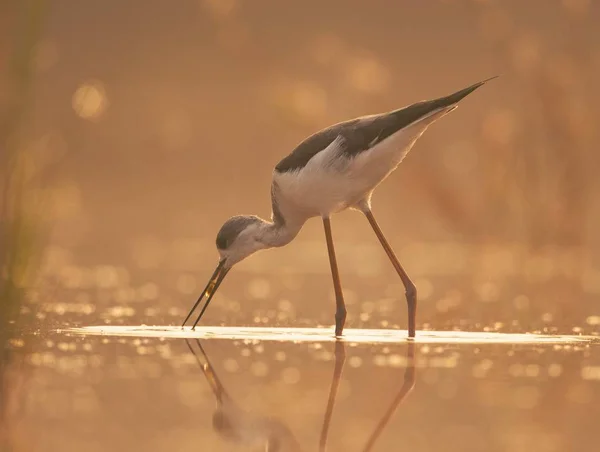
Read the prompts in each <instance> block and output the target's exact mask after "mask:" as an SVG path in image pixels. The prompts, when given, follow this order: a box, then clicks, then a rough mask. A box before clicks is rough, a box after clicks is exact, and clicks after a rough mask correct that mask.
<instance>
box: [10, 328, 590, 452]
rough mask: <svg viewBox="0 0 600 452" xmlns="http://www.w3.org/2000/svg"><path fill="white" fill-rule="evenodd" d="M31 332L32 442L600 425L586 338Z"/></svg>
mask: <svg viewBox="0 0 600 452" xmlns="http://www.w3.org/2000/svg"><path fill="white" fill-rule="evenodd" d="M29 341H30V344H29V347H28V348H27V349H23V351H22V353H21V354H20V355H19V356H18V359H17V360H16V365H18V366H19V369H20V370H19V375H20V378H21V380H20V383H21V384H20V385H16V386H15V388H16V390H15V391H14V392H13V394H12V396H13V398H15V399H18V400H20V401H21V402H23V403H21V404H20V408H19V409H18V410H16V411H15V412H14V413H13V415H12V416H11V419H12V421H11V422H12V426H13V429H12V430H13V432H16V433H15V435H16V437H18V438H19V442H21V443H22V444H24V445H27V446H28V447H29V448H30V450H35V451H58V450H60V451H67V452H68V451H81V450H85V451H107V450H111V451H131V450H144V451H165V450H169V451H198V450H202V451H264V450H269V451H275V450H279V451H286V450H306V451H310V450H315V451H316V450H328V451H355V450H356V451H363V450H379V451H396V450H410V451H434V450H436V451H437V450H445V451H482V450H486V451H540V452H554V451H556V452H559V451H560V452H562V451H579V450H593V449H594V447H595V446H594V445H595V444H597V442H598V440H599V439H600V433H599V432H598V429H597V419H598V416H599V415H600V408H599V407H600V403H599V402H600V345H599V344H598V342H597V341H598V339H597V338H595V337H591V336H580V335H574V336H559V335H556V336H552V335H545V336H544V335H539V336H538V335H533V334H502V333H490V332H476V331H473V332H458V331H447V332H440V331H420V332H418V335H417V338H416V340H415V341H413V342H408V341H407V340H406V332H405V331H402V330H378V329H348V330H347V331H346V337H345V340H343V341H335V340H334V338H333V337H332V335H331V330H330V329H329V328H262V327H261V328H251V327H247V328H237V327H208V326H203V327H199V328H197V329H196V331H195V332H192V331H190V330H189V328H188V329H186V330H182V329H181V328H179V327H166V326H154V327H148V326H141V325H130V326H123V325H121V326H94V325H89V326H82V327H79V328H71V329H69V330H66V329H61V330H58V331H53V332H51V333H48V334H44V335H37V336H35V337H34V338H33V339H31V338H29ZM328 413H329V415H328ZM33 431H35V432H36V434H35V435H33V434H30V432H33ZM19 432H20V435H19ZM323 447H324V448H323Z"/></svg>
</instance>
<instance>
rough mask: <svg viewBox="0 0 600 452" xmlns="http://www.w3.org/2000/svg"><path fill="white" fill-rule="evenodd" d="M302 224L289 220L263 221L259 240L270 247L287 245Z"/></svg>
mask: <svg viewBox="0 0 600 452" xmlns="http://www.w3.org/2000/svg"><path fill="white" fill-rule="evenodd" d="M302 225H303V224H302V223H299V224H296V223H291V222H286V223H283V222H278V221H276V222H274V223H271V222H265V226H264V231H263V234H262V238H261V241H262V242H263V243H264V244H265V245H267V246H268V247H270V248H271V247H279V246H284V245H287V244H288V243H290V242H291V241H292V240H294V238H295V237H296V236H297V235H298V232H300V229H302Z"/></svg>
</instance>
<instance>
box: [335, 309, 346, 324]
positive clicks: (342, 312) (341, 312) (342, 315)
mask: <svg viewBox="0 0 600 452" xmlns="http://www.w3.org/2000/svg"><path fill="white" fill-rule="evenodd" d="M335 319H336V320H341V321H343V320H346V308H344V307H341V308H337V310H336V311H335Z"/></svg>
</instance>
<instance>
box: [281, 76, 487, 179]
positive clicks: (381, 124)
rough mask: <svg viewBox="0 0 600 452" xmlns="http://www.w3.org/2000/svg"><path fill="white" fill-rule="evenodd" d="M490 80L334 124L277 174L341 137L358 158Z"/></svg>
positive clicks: (287, 159) (345, 148)
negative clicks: (362, 153)
mask: <svg viewBox="0 0 600 452" xmlns="http://www.w3.org/2000/svg"><path fill="white" fill-rule="evenodd" d="M492 78H496V77H492ZM489 80H491V79H488V80H484V81H482V82H478V83H475V84H474V85H471V86H469V87H467V88H465V89H462V90H460V91H457V92H455V93H453V94H450V95H449V96H445V97H440V98H439V99H434V100H428V101H422V102H417V103H414V104H412V105H409V106H408V107H403V108H400V109H398V110H394V111H391V112H389V113H383V114H380V115H375V116H368V117H362V118H356V119H351V120H349V121H345V122H341V123H338V124H334V125H332V126H330V127H327V128H325V129H323V130H321V131H319V132H317V133H315V134H313V135H311V136H310V137H308V138H307V139H306V140H304V141H302V142H301V143H300V144H299V145H298V146H297V147H296V148H295V149H294V150H293V151H292V152H291V153H290V154H289V155H288V156H286V157H285V158H284V159H283V160H281V161H280V162H279V163H278V164H277V166H276V167H275V170H276V171H277V172H279V173H285V172H289V171H296V170H299V169H301V168H303V167H304V166H305V165H306V164H307V163H308V162H309V160H310V159H312V158H313V157H314V156H315V155H317V154H318V153H319V152H321V151H323V150H324V149H326V148H327V146H329V145H330V144H331V143H332V142H333V141H334V140H335V139H336V138H337V137H338V136H340V135H341V136H342V137H343V138H344V146H343V149H342V152H343V154H345V155H346V156H348V157H355V156H356V155H358V154H360V153H361V152H364V151H366V150H368V149H370V148H372V147H373V146H375V145H376V144H377V143H380V142H381V141H383V140H385V139H386V138H388V137H389V136H390V135H393V134H394V133H396V132H398V131H399V130H401V129H403V128H405V127H407V126H409V125H410V124H412V123H413V122H415V121H417V120H419V119H420V118H422V117H424V116H426V115H428V114H429V113H431V112H433V111H435V110H437V109H439V108H443V107H449V106H450V105H452V104H455V103H457V102H459V101H460V100H462V99H463V98H465V97H466V96H468V95H469V94H471V93H472V92H473V91H475V90H476V89H477V88H479V87H480V86H481V85H483V84H484V83H485V82H487V81H489Z"/></svg>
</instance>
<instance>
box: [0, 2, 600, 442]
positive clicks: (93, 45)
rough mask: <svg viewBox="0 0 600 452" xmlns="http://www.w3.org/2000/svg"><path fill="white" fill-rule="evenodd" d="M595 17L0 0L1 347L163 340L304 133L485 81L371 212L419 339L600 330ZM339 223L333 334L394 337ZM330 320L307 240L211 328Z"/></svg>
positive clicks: (350, 218) (395, 316)
mask: <svg viewBox="0 0 600 452" xmlns="http://www.w3.org/2000/svg"><path fill="white" fill-rule="evenodd" d="M599 21H600V3H599V2H594V1H592V0H531V1H521V0H505V1H499V0H497V1H494V0H437V1H433V0H432V1H428V2H423V1H410V0H403V1H396V2H389V1H383V0H373V1H370V2H365V1H358V0H344V1H341V0H329V1H314V0H305V1H302V2H280V1H275V0H257V1H242V0H194V1H192V0H179V1H177V2H164V1H160V0H144V1H128V2H122V1H116V0H108V1H104V2H69V1H65V0H53V1H51V2H49V1H44V0H9V1H4V2H2V3H1V4H0V115H1V116H0V182H1V187H2V188H0V190H1V192H0V193H1V195H2V197H1V201H0V208H1V211H0V212H1V216H0V234H1V235H0V269H1V273H0V283H1V286H0V290H1V291H2V295H1V296H2V307H1V322H2V324H1V325H0V329H1V330H2V340H3V343H4V342H10V344H11V346H16V347H17V348H19V347H27V346H28V345H27V344H28V342H27V341H24V340H23V339H22V338H21V336H22V334H23V331H32V330H33V331H48V330H49V329H51V328H61V327H65V326H69V325H89V324H99V323H112V324H115V323H117V324H118V323H125V324H141V323H143V324H157V325H178V324H179V323H180V321H181V320H182V318H183V317H184V315H185V313H186V312H187V310H188V309H189V306H190V305H191V303H193V301H195V297H196V296H197V295H198V293H199V291H200V290H201V289H202V288H203V286H204V284H205V282H206V279H207V278H208V277H209V276H210V273H211V272H212V270H213V269H214V265H215V264H216V261H217V252H216V249H215V244H214V241H215V236H216V233H217V231H218V229H219V227H220V226H221V224H222V223H223V222H224V221H225V220H226V219H227V218H228V217H229V216H232V215H234V214H239V213H247V214H257V215H260V216H262V217H264V218H268V217H269V215H270V199H269V195H270V177H271V172H272V169H273V167H274V166H275V165H276V164H277V162H278V161H279V160H280V159H281V158H283V157H284V156H285V155H286V154H288V153H289V152H291V151H292V149H293V148H294V147H295V146H296V145H297V144H298V143H299V142H300V141H301V140H303V139H304V138H305V137H306V136H307V135H309V134H311V133H314V132H315V131H317V130H319V129H321V128H323V127H325V126H327V125H329V124H331V123H334V122H338V121H342V120H345V119H349V118H351V117H355V116H360V115H365V114H372V113H378V112H382V111H387V110H391V109H395V108H398V107H401V106H404V105H408V104H411V103H413V102H416V101H419V100H424V99H431V98H435V97H440V96H443V95H447V94H449V93H452V92H454V91H456V90H458V89H461V88H463V87H466V86H468V85H470V84H472V83H474V82H477V81H479V80H482V79H485V78H488V77H490V76H493V75H496V74H501V77H500V78H498V79H496V80H494V81H492V82H490V83H488V84H486V85H485V86H484V87H483V88H481V89H479V90H478V91H477V92H475V93H474V94H472V95H471V96H469V97H468V98H466V99H465V100H464V101H463V102H461V105H460V108H459V109H458V110H457V111H456V112H454V113H453V114H452V115H449V116H447V117H445V118H444V119H443V120H442V121H440V122H438V123H436V124H435V125H434V126H432V127H431V128H429V130H428V131H427V132H426V133H425V134H424V135H423V136H422V137H421V138H420V139H419V141H418V142H417V144H416V145H415V147H414V148H413V150H412V151H411V153H410V154H409V156H408V157H407V158H406V159H405V160H404V162H403V163H402V165H400V167H399V168H398V170H397V171H396V172H394V173H393V174H392V176H391V177H390V178H389V179H387V180H386V182H385V183H384V184H382V185H381V186H380V187H379V188H378V190H377V191H376V193H375V196H374V200H373V210H374V213H375V216H376V217H377V218H378V221H379V222H380V224H381V227H382V229H383V231H384V232H385V233H386V234H387V236H388V238H389V240H390V242H391V244H392V246H393V247H394V248H395V250H396V251H397V255H398V256H399V258H400V261H401V262H402V263H403V265H404V266H405V268H406V269H407V271H408V273H409V275H411V277H412V278H413V279H414V281H415V283H416V285H417V288H418V290H419V297H420V304H419V313H418V319H417V322H418V327H419V328H421V329H453V328H456V329H461V330H475V331H490V330H494V331H503V332H560V333H581V332H584V333H597V332H598V325H600V304H599V302H598V297H599V296H600V236H599V235H598V234H597V231H598V230H600V203H599V202H598V198H597V196H596V193H597V191H598V189H599V184H600V182H599V178H598V177H597V174H598V171H599V169H600V168H599V164H600V153H599V152H598V144H599V143H598V140H599V139H600V137H599V135H598V127H597V123H598V118H599V117H600V112H599V111H598V109H599V108H600V107H599V105H600V103H599V102H598V99H600V88H599V85H598V83H597V81H598V80H599V79H600V28H599V27H598V26H597V24H598V23H599ZM332 225H333V233H334V238H335V240H336V246H337V252H338V259H339V261H340V272H341V277H342V283H343V287H344V291H345V295H346V300H347V303H348V319H347V326H349V327H366V328H379V327H387V328H390V327H391V328H401V329H404V328H406V314H405V300H404V290H403V288H402V285H401V283H400V281H399V280H398V278H397V276H396V274H395V273H394V270H393V268H392V267H391V265H390V264H389V262H388V261H387V258H386V256H385V254H384V252H383V250H381V248H380V247H379V245H378V243H377V240H376V238H375V236H374V234H373V233H372V231H371V230H370V227H369V226H368V223H367V222H366V220H365V219H364V218H363V217H362V216H361V215H360V214H357V213H355V212H344V213H342V214H339V215H337V216H336V217H334V218H333V220H332ZM333 313H334V302H333V288H332V286H331V277H330V274H329V263H328V260H327V250H326V245H325V241H324V235H323V231H322V225H321V222H319V221H315V220H312V221H309V222H308V223H307V224H306V225H305V227H304V228H303V230H302V231H301V233H300V234H299V236H298V237H297V238H296V239H295V240H294V241H293V242H292V243H291V244H290V245H288V246H286V247H285V248H282V249H275V250H270V251H266V252H264V253H259V254H257V255H254V256H252V257H251V258H249V259H247V260H246V261H244V262H242V263H241V264H239V265H238V266H237V267H236V269H235V270H234V271H233V272H232V273H231V274H230V276H229V277H228V279H227V281H226V282H225V283H224V285H223V286H222V288H221V290H220V292H219V294H218V295H217V296H216V298H215V301H214V302H213V303H212V305H211V309H210V310H208V311H207V315H206V317H205V321H206V322H207V324H211V325H213V324H216V325H218V324H223V325H256V324H261V325H268V326H317V325H331V324H332V323H333V320H334V319H333ZM63 351H64V350H63ZM9 357H10V353H9V352H8V351H6V352H5V355H3V359H2V366H3V369H4V366H5V363H8V362H9ZM597 373H599V372H597ZM592 374H593V375H596V374H594V373H592ZM596 376H597V377H598V378H599V379H600V376H598V375H596ZM5 392H6V391H5ZM586 400H587V399H586ZM462 450H466V449H462ZM511 450H512V449H511ZM515 450H516V449H515ZM532 450H533V449H532ZM540 450H541V449H540ZM544 450H546V449H544ZM548 450H552V449H548ZM565 450H566V449H565Z"/></svg>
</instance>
